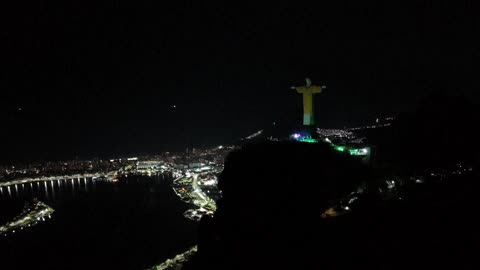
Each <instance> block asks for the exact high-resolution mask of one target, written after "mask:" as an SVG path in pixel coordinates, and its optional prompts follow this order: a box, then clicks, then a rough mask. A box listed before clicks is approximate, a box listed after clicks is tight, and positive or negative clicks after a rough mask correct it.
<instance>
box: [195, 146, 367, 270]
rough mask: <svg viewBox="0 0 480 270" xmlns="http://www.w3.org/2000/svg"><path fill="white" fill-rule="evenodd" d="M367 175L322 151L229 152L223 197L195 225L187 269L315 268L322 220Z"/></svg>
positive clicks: (356, 165) (245, 149)
mask: <svg viewBox="0 0 480 270" xmlns="http://www.w3.org/2000/svg"><path fill="white" fill-rule="evenodd" d="M368 174H369V171H368V170H367V168H365V167H363V165H362V164H361V163H360V162H358V161H357V160H355V159H352V157H350V156H348V155H343V154H341V153H338V152H336V151H334V150H332V149H331V147H330V146H328V145H324V144H305V143H295V142H263V143H259V144H252V145H247V146H244V147H243V148H242V149H240V150H237V151H234V152H232V153H231V154H230V155H229V156H228V157H227V160H226V162H225V169H224V171H223V172H222V174H221V176H220V179H219V188H220V189H221V190H222V193H223V197H222V199H221V200H220V201H219V202H218V209H217V212H216V213H215V215H214V217H213V218H208V217H204V218H203V219H202V221H201V224H200V235H199V246H198V247H199V249H198V254H197V256H196V257H195V259H194V260H192V262H190V264H189V265H187V266H186V268H187V269H188V268H190V269H257V268H263V269H270V268H273V267H274V268H277V269H296V268H299V267H308V266H312V265H316V264H318V263H320V262H319V261H318V255H319V253H318V250H317V249H316V248H312V247H315V246H318V245H320V244H321V243H322V242H323V240H322V238H323V237H325V235H326V234H328V233H329V232H327V231H324V230H322V227H321V223H322V221H321V214H322V212H323V211H324V210H325V209H327V208H328V207H329V206H330V204H331V203H332V202H333V201H334V200H335V199H338V198H339V197H341V196H343V195H345V194H347V193H349V192H351V191H353V190H354V189H355V188H356V187H357V186H358V185H359V184H360V182H361V181H364V180H365V179H367V178H368Z"/></svg>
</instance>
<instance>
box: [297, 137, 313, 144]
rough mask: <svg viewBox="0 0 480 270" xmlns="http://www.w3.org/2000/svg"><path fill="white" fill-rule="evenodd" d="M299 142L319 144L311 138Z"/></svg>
mask: <svg viewBox="0 0 480 270" xmlns="http://www.w3.org/2000/svg"><path fill="white" fill-rule="evenodd" d="M299 141H300V142H306V143H316V142H317V140H315V139H311V138H305V139H301V140H299Z"/></svg>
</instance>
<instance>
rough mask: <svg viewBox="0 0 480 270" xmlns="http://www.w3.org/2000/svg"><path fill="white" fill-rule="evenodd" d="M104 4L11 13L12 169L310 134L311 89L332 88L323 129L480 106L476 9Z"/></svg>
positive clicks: (321, 116) (0, 101) (47, 4)
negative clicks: (286, 127) (305, 95)
mask: <svg viewBox="0 0 480 270" xmlns="http://www.w3.org/2000/svg"><path fill="white" fill-rule="evenodd" d="M10 2H19V1H10ZM93 2H96V3H95V4H93V3H85V2H84V1H63V2H62V1H58V2H57V1H28V2H22V3H15V4H10V6H5V4H3V3H2V7H1V8H0V15H1V16H0V22H1V26H0V27H1V28H0V30H1V31H0V37H1V50H0V63H1V73H0V89H1V90H0V121H1V122H2V125H1V134H0V139H1V141H0V143H1V149H2V150H1V151H2V152H1V160H2V161H14V160H21V159H27V160H28V159H55V158H74V157H94V156H98V157H108V156H112V155H127V154H130V153H132V154H134V153H152V152H158V151H164V150H178V149H184V148H185V147H186V146H190V147H191V146H207V145H215V144H219V143H223V142H226V141H229V140H230V139H233V138H238V137H243V136H246V135H249V134H251V133H253V132H255V131H257V130H259V129H262V128H264V127H266V126H268V125H271V124H272V123H273V122H294V121H298V122H300V121H301V119H300V116H301V97H300V96H299V95H297V94H296V93H295V92H294V91H293V90H291V89H290V86H292V85H300V84H302V85H303V84H304V78H305V77H310V78H311V79H312V81H313V82H314V83H321V84H324V85H326V86H327V90H326V91H325V92H324V93H322V94H321V95H320V96H318V97H317V99H316V106H317V122H318V125H319V126H321V127H344V126H355V125H360V124H364V123H368V122H370V121H372V120H373V119H375V118H376V117H377V116H388V115H392V114H396V113H398V112H403V111H411V110H413V109H414V108H415V106H416V104H417V103H418V101H419V100H420V99H421V98H422V97H425V96H426V95H428V94H429V93H431V92H432V91H434V90H444V91H447V92H451V93H454V94H459V95H466V96H469V97H470V98H471V99H472V100H473V101H475V102H478V101H479V99H480V98H479V96H480V94H479V93H478V92H479V91H478V89H479V87H480V76H478V74H479V71H480V68H479V65H480V62H479V58H480V57H479V56H480V46H479V45H480V44H479V38H478V37H479V34H480V33H479V30H478V29H479V18H478V16H476V14H478V12H477V11H478V10H480V9H479V7H478V6H474V5H473V4H471V3H470V2H474V1H451V2H452V3H455V5H451V4H448V1H411V2H415V3H414V4H411V5H407V4H405V3H403V4H402V5H394V4H392V3H384V2H390V1H379V2H380V4H376V5H374V4H369V5H367V4H365V2H363V1H328V2H332V3H330V4H323V5H322V4H318V5H317V6H311V5H302V4H299V3H298V2H295V4H286V3H282V2H280V1H277V2H276V3H275V4H268V5H267V4H260V3H259V2H260V1H255V2H253V3H251V4H249V3H246V2H245V1H242V2H239V3H238V4H237V5H229V6H226V4H225V3H222V2H220V3H214V1H192V2H193V3H188V1H171V2H172V3H170V4H165V3H163V2H164V1H150V2H148V3H140V1H130V2H125V3H122V2H120V1H93ZM359 2H363V3H359ZM426 2H431V3H435V4H431V3H430V4H425V3H426ZM292 3H294V2H293V1H292ZM12 5H15V6H12ZM446 109H448V108H446Z"/></svg>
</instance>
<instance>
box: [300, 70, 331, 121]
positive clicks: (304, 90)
mask: <svg viewBox="0 0 480 270" xmlns="http://www.w3.org/2000/svg"><path fill="white" fill-rule="evenodd" d="M305 81H306V83H307V85H305V86H292V89H295V90H297V92H298V93H300V94H302V95H303V125H304V126H313V125H314V124H315V121H314V118H313V112H314V107H313V95H315V94H319V93H321V92H322V89H324V88H325V86H316V85H312V81H310V79H309V78H306V79H305Z"/></svg>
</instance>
